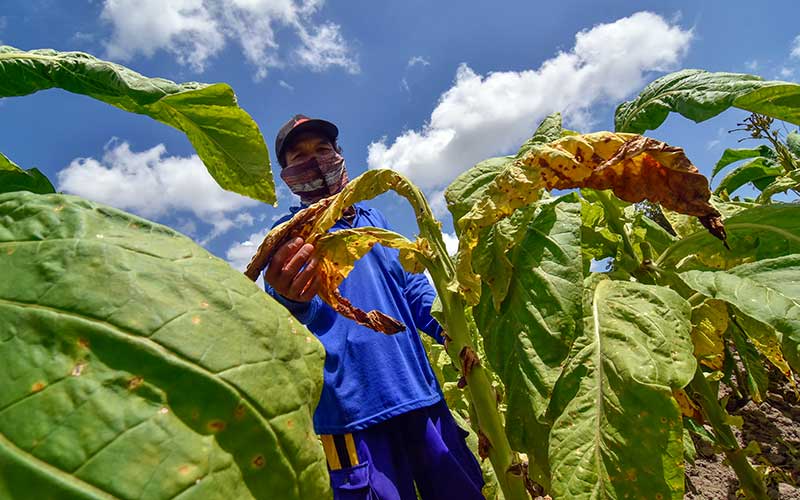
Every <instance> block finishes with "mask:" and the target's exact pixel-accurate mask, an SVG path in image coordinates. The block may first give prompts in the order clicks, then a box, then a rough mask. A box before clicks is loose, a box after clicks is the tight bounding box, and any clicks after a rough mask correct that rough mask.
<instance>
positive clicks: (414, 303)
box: [372, 210, 444, 344]
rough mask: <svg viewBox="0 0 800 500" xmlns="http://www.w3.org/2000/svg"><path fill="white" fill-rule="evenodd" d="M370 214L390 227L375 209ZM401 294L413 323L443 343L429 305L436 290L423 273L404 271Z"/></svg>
mask: <svg viewBox="0 0 800 500" xmlns="http://www.w3.org/2000/svg"><path fill="white" fill-rule="evenodd" d="M372 214H373V216H374V217H376V218H377V220H378V221H379V222H380V223H381V227H383V228H385V229H391V228H390V227H389V223H388V222H387V221H386V218H385V217H383V214H381V213H380V212H379V211H377V210H373V211H372ZM403 296H404V297H405V298H406V302H407V303H408V307H409V309H411V314H412V315H413V317H414V324H415V325H416V326H417V328H419V329H420V330H422V331H423V332H425V333H427V334H428V335H430V336H431V337H433V338H434V340H436V342H438V343H440V344H444V338H443V337H442V327H441V325H439V322H438V321H436V320H435V319H434V318H433V316H431V306H432V305H433V300H434V299H435V298H436V290H434V288H433V286H432V285H431V283H430V281H428V278H427V277H426V276H425V275H424V274H414V273H408V272H407V273H406V286H405V288H404V289H403Z"/></svg>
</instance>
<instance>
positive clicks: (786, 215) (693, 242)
mask: <svg viewBox="0 0 800 500" xmlns="http://www.w3.org/2000/svg"><path fill="white" fill-rule="evenodd" d="M725 229H726V231H727V233H728V245H729V246H730V250H728V249H726V248H724V247H723V246H722V245H721V244H720V243H719V242H718V241H717V240H716V239H715V238H713V237H712V236H710V235H708V234H707V233H706V232H705V231H698V232H695V233H692V234H689V235H687V236H685V237H684V238H683V239H682V240H680V241H678V242H676V243H675V244H673V245H672V246H670V247H669V248H667V249H666V250H665V251H664V252H663V253H662V254H661V255H660V256H659V259H658V262H657V264H658V266H659V267H662V268H667V269H671V268H677V269H678V270H680V271H685V270H689V269H703V270H711V269H719V270H724V269H729V268H731V267H733V266H736V265H739V264H742V263H744V262H753V261H757V260H761V259H768V258H773V257H780V256H783V255H788V254H793V253H800V206H799V205H797V204H793V203H774V204H772V205H770V206H763V207H755V208H750V209H746V210H742V211H740V212H738V213H736V214H735V215H733V216H732V217H730V218H728V219H725Z"/></svg>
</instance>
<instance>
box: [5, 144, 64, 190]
mask: <svg viewBox="0 0 800 500" xmlns="http://www.w3.org/2000/svg"><path fill="white" fill-rule="evenodd" d="M12 191H30V192H32V193H38V194H48V193H55V192H56V190H55V188H54V187H53V184H52V183H51V182H50V179H48V178H47V176H46V175H44V174H43V173H42V172H40V171H39V169H38V168H30V169H28V170H25V169H23V168H22V167H20V166H19V165H17V164H16V163H14V162H13V161H11V160H9V159H8V157H7V156H6V155H4V154H3V153H0V193H10V192H12Z"/></svg>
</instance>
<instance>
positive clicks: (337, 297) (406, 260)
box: [312, 227, 426, 334]
mask: <svg viewBox="0 0 800 500" xmlns="http://www.w3.org/2000/svg"><path fill="white" fill-rule="evenodd" d="M312 241H314V243H313V245H314V247H315V248H314V253H315V254H316V255H317V256H318V257H319V268H318V273H319V276H320V277H321V279H320V289H319V292H318V295H319V296H320V298H321V299H322V300H323V301H325V302H326V303H327V304H329V305H330V306H331V307H333V309H334V310H335V311H336V312H338V313H339V314H341V315H343V316H345V317H347V318H350V319H352V320H354V321H356V322H358V323H359V324H361V325H364V326H367V327H369V328H372V329H373V330H375V331H379V332H383V333H389V334H392V333H398V332H401V331H403V330H405V328H406V327H405V325H404V324H402V323H400V322H399V321H397V320H395V319H394V318H391V317H389V316H387V315H385V314H383V313H381V312H380V311H374V310H373V311H369V312H363V311H362V310H361V309H359V308H357V307H355V306H353V305H352V304H351V303H350V301H349V300H347V299H346V298H345V297H342V295H341V294H340V293H339V290H338V288H339V285H341V284H342V281H343V280H344V279H345V278H346V277H347V275H348V274H349V273H350V271H352V270H353V265H354V264H355V261H357V260H358V259H360V258H361V257H363V256H364V255H366V254H367V252H369V251H370V250H371V249H372V247H373V246H375V244H377V243H380V244H381V245H384V246H388V247H392V248H396V249H398V250H400V263H401V264H402V265H403V268H404V269H405V270H406V271H408V272H412V273H420V272H422V271H423V270H424V266H423V265H422V263H421V262H420V261H419V260H417V256H419V255H425V253H426V250H425V249H424V246H425V245H426V242H425V240H417V241H416V242H411V241H409V240H408V239H406V238H405V237H404V236H402V235H399V234H397V233H394V232H392V231H387V230H385V229H381V228H376V227H359V228H354V229H341V230H339V231H335V232H332V233H326V234H325V235H324V236H321V237H319V238H317V239H316V240H313V239H312Z"/></svg>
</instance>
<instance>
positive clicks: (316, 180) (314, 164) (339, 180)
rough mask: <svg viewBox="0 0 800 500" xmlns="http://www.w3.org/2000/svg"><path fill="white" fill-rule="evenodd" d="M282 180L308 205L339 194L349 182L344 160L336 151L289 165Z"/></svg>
mask: <svg viewBox="0 0 800 500" xmlns="http://www.w3.org/2000/svg"><path fill="white" fill-rule="evenodd" d="M281 179H283V181H284V182H285V183H286V185H287V186H289V189H291V190H292V192H293V193H294V194H296V195H297V196H299V197H300V201H302V202H303V203H304V204H306V205H310V204H312V203H314V202H317V201H319V200H321V199H322V198H327V197H328V196H330V195H332V194H336V193H338V192H339V191H341V190H342V188H343V187H344V185H345V184H347V181H348V178H347V168H346V167H345V165H344V158H343V157H342V156H341V155H340V154H339V153H337V152H336V151H331V152H330V153H325V154H322V155H317V156H314V157H312V158H310V159H308V160H304V161H302V162H299V163H290V164H288V165H287V166H286V168H284V169H283V170H281Z"/></svg>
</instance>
